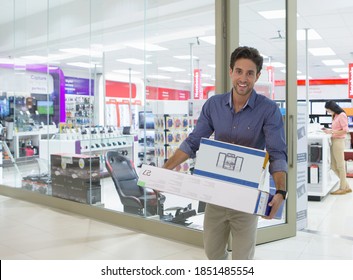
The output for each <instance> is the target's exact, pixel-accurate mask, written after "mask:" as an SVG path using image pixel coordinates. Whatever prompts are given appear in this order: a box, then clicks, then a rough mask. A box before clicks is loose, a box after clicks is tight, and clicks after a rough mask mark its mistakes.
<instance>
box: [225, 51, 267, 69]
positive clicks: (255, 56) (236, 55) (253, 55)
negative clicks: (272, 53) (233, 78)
mask: <svg viewBox="0 0 353 280" xmlns="http://www.w3.org/2000/svg"><path fill="white" fill-rule="evenodd" d="M240 58H247V59H250V60H251V61H252V62H254V63H255V64H256V70H257V73H260V71H261V69H262V63H263V61H264V59H263V57H262V56H261V55H260V53H259V51H258V50H257V49H255V48H251V47H245V46H244V47H238V48H236V49H235V50H234V51H233V53H232V55H231V57H230V64H229V67H230V68H231V69H233V67H234V64H235V62H236V61H237V60H238V59H240ZM257 73H256V74H257Z"/></svg>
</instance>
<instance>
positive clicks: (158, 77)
mask: <svg viewBox="0 0 353 280" xmlns="http://www.w3.org/2000/svg"><path fill="white" fill-rule="evenodd" d="M147 78H150V79H158V80H168V79H170V77H168V76H163V75H148V76H147Z"/></svg>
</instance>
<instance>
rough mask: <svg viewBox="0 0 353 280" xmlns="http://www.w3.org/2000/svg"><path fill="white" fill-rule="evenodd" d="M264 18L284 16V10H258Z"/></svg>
mask: <svg viewBox="0 0 353 280" xmlns="http://www.w3.org/2000/svg"><path fill="white" fill-rule="evenodd" d="M258 13H259V14H260V15H262V16H263V17H264V18H266V19H275V18H286V10H273V11H262V12H258Z"/></svg>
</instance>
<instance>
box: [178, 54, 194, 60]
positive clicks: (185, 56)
mask: <svg viewBox="0 0 353 280" xmlns="http://www.w3.org/2000/svg"><path fill="white" fill-rule="evenodd" d="M173 57H174V58H177V59H185V60H186V59H190V55H176V56H173ZM192 59H199V58H198V57H197V56H194V55H193V56H192Z"/></svg>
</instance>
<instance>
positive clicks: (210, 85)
mask: <svg viewBox="0 0 353 280" xmlns="http://www.w3.org/2000/svg"><path fill="white" fill-rule="evenodd" d="M201 85H202V86H203V87H212V86H214V84H210V83H202V84H201Z"/></svg>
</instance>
